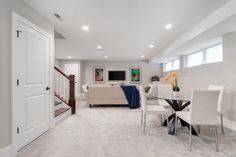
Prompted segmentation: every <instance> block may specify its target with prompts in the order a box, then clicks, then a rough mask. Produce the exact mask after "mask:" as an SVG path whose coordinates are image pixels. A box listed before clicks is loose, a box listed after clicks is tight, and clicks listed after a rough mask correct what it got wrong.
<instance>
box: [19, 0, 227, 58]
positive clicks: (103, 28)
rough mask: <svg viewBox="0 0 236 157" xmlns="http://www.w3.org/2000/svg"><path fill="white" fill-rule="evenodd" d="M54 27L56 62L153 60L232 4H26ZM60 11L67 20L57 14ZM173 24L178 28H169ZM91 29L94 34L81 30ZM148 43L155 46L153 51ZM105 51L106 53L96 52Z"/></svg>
mask: <svg viewBox="0 0 236 157" xmlns="http://www.w3.org/2000/svg"><path fill="white" fill-rule="evenodd" d="M24 1H25V2H26V3H28V4H29V5H30V6H31V7H32V8H34V9H35V10H37V11H38V12H39V13H40V14H41V15H43V16H44V17H45V18H46V19H48V20H49V21H50V22H52V23H53V24H54V25H55V29H56V31H57V32H59V33H61V34H62V35H63V36H64V37H66V39H65V40H56V42H55V46H56V47H55V55H56V58H60V59H66V58H67V56H71V57H72V58H73V59H83V60H104V56H105V55H107V56H108V57H109V58H108V60H140V59H141V58H140V56H141V55H145V58H144V59H150V58H151V57H152V56H153V55H155V54H156V53H158V52H159V51H160V50H162V49H164V48H165V47H166V46H168V45H169V44H171V43H172V42H173V41H175V40H176V39H177V38H178V37H180V36H181V35H182V34H184V33H185V32H186V31H187V30H189V29H191V28H192V27H193V26H194V25H196V24H197V23H199V22H200V21H202V20H203V19H204V18H206V17H207V16H209V15H210V14H212V13H213V12H214V11H215V10H217V9H218V8H219V7H221V6H222V5H224V4H225V3H226V2H228V0H24ZM54 13H59V14H60V15H61V16H62V18H63V20H62V21H60V20H58V19H56V18H55V17H54V16H53V14H54ZM167 23H171V24H172V25H173V28H172V29H171V30H165V28H164V27H165V25H166V24H167ZM82 25H88V26H89V27H90V31H88V32H84V31H82V30H81V27H82ZM149 44H154V45H155V47H154V48H153V49H150V48H149V47H148V45H149ZM97 45H101V46H102V47H103V50H102V51H98V50H97V49H96V47H97Z"/></svg>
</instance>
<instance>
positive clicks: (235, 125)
mask: <svg viewBox="0 0 236 157" xmlns="http://www.w3.org/2000/svg"><path fill="white" fill-rule="evenodd" d="M218 123H219V124H220V117H218ZM223 125H224V127H225V128H228V129H230V130H233V131H236V122H235V121H232V120H229V119H227V118H224V117H223Z"/></svg>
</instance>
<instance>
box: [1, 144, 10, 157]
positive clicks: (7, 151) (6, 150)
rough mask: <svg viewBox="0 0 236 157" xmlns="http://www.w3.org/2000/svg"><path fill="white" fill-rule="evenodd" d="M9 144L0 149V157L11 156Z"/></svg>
mask: <svg viewBox="0 0 236 157" xmlns="http://www.w3.org/2000/svg"><path fill="white" fill-rule="evenodd" d="M11 156H12V155H11V145H9V146H7V147H5V148H2V149H0V157H11Z"/></svg>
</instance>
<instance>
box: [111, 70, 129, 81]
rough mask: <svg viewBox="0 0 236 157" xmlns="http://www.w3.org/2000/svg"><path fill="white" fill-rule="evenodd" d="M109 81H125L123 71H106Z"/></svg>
mask: <svg viewBox="0 0 236 157" xmlns="http://www.w3.org/2000/svg"><path fill="white" fill-rule="evenodd" d="M108 80H109V81H125V71H108Z"/></svg>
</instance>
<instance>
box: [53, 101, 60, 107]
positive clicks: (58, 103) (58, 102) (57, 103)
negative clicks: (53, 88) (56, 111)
mask: <svg viewBox="0 0 236 157" xmlns="http://www.w3.org/2000/svg"><path fill="white" fill-rule="evenodd" d="M60 104H62V102H61V101H55V102H54V105H55V106H57V105H60Z"/></svg>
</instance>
